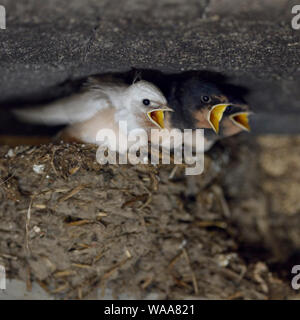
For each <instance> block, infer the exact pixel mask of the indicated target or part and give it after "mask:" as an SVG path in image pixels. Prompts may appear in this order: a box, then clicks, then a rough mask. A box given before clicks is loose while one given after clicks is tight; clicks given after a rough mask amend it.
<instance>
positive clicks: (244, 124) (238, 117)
mask: <svg viewBox="0 0 300 320" xmlns="http://www.w3.org/2000/svg"><path fill="white" fill-rule="evenodd" d="M250 114H251V113H250V112H238V113H235V114H232V115H230V116H229V117H230V119H231V121H232V122H233V123H234V124H235V125H237V126H238V127H240V128H241V129H243V130H246V131H251V128H250V125H249V115H250Z"/></svg>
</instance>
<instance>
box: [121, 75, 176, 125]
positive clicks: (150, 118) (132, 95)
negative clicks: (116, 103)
mask: <svg viewBox="0 0 300 320" xmlns="http://www.w3.org/2000/svg"><path fill="white" fill-rule="evenodd" d="M127 90H128V92H127V94H126V96H127V108H128V111H129V112H131V113H132V114H134V115H135V116H136V117H137V119H138V120H139V122H141V123H142V125H143V127H146V128H149V127H152V126H154V127H158V128H160V129H163V128H165V122H164V118H165V116H164V112H166V111H173V110H172V109H171V108H169V107H168V105H167V100H166V98H165V96H164V95H163V94H162V92H161V91H160V90H159V89H158V88H157V87H156V86H155V85H153V84H152V83H150V82H148V81H143V80H141V81H138V82H136V83H134V84H132V85H131V86H130V87H129V88H128V89H127Z"/></svg>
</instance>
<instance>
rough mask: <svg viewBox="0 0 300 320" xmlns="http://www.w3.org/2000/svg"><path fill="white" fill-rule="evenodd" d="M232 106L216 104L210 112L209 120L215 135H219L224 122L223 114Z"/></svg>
mask: <svg viewBox="0 0 300 320" xmlns="http://www.w3.org/2000/svg"><path fill="white" fill-rule="evenodd" d="M228 106H230V104H228V103H227V104H216V105H214V106H213V107H212V109H211V110H210V111H209V112H208V115H207V120H208V122H209V124H210V125H211V127H212V128H213V130H214V131H215V133H219V124H220V122H221V120H222V117H223V113H224V112H225V110H226V108H227V107H228Z"/></svg>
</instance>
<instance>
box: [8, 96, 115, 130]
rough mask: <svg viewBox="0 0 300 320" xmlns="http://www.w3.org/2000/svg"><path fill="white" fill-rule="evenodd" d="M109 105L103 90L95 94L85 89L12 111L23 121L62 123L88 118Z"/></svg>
mask: <svg viewBox="0 0 300 320" xmlns="http://www.w3.org/2000/svg"><path fill="white" fill-rule="evenodd" d="M110 106H111V105H110V100H109V99H108V97H107V96H106V95H105V94H104V93H103V92H102V93H101V92H100V93H99V92H98V93H97V94H95V92H94V91H86V92H83V93H78V94H74V95H72V96H70V97H67V98H63V99H59V100H57V101H54V102H52V103H50V104H46V105H42V106H37V107H33V108H23V109H15V110H13V113H14V114H15V115H16V116H17V118H19V119H20V120H21V121H24V122H29V123H34V124H45V125H63V124H72V123H77V122H82V121H85V120H88V119H90V118H92V117H93V116H94V115H95V114H96V113H97V112H98V111H100V110H102V109H106V108H108V107H110Z"/></svg>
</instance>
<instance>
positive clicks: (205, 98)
mask: <svg viewBox="0 0 300 320" xmlns="http://www.w3.org/2000/svg"><path fill="white" fill-rule="evenodd" d="M201 100H202V102H204V103H208V102H210V101H211V98H210V97H209V96H202V97H201Z"/></svg>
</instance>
